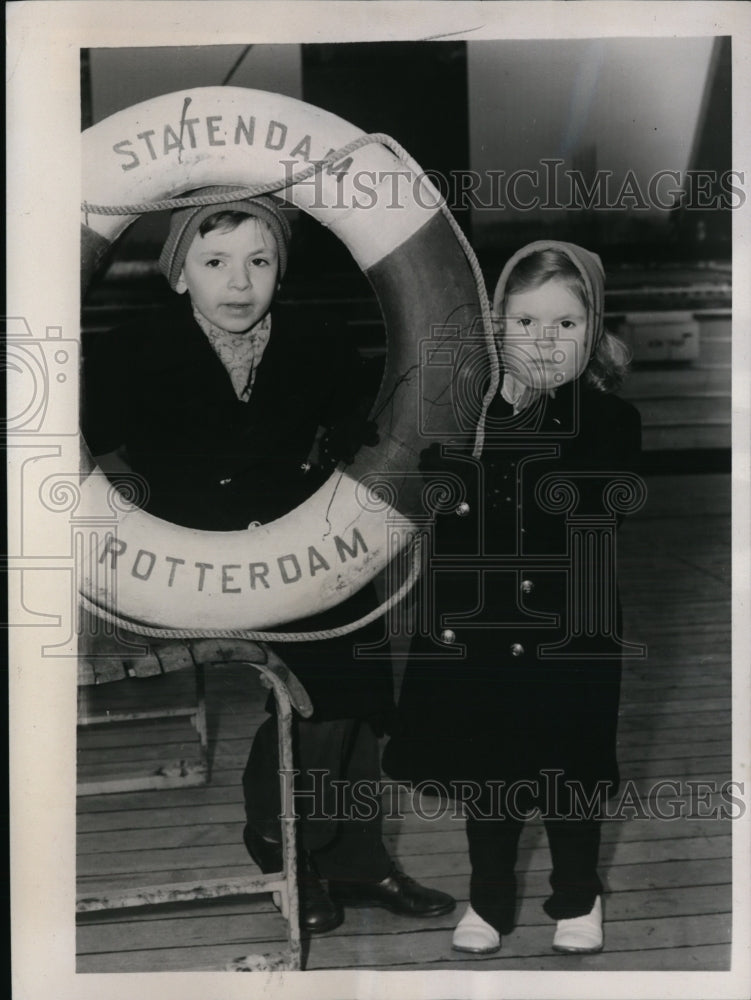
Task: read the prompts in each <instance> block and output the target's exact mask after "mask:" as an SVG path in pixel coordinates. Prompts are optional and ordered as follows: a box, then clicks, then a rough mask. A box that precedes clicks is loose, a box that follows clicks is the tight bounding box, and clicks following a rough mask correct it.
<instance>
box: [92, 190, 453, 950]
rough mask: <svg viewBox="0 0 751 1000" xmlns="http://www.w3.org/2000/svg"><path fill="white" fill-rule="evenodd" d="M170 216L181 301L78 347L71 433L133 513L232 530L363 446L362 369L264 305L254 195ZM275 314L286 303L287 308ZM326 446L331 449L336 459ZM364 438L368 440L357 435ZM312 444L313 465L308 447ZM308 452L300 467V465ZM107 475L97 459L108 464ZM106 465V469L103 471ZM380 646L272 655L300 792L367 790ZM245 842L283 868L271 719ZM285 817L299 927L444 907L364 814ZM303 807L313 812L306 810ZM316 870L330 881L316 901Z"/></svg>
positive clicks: (268, 281)
mask: <svg viewBox="0 0 751 1000" xmlns="http://www.w3.org/2000/svg"><path fill="white" fill-rule="evenodd" d="M208 192H211V193H216V192H222V193H224V194H226V196H227V197H226V200H225V201H223V202H222V203H221V204H218V205H216V204H215V205H210V206H209V205H205V206H201V207H191V208H185V209H179V210H177V211H175V212H173V214H172V218H171V223H170V230H169V234H168V236H167V240H166V242H165V245H164V248H163V250H162V253H161V256H160V258H159V264H160V268H161V270H162V272H163V274H164V275H165V277H166V278H167V280H168V282H169V284H170V287H171V288H172V289H173V290H174V291H175V292H177V293H178V294H179V295H181V296H182V297H183V298H182V309H179V310H178V311H176V312H175V311H170V312H169V314H167V315H157V316H152V317H150V318H149V319H148V320H147V321H146V322H145V323H140V324H138V325H134V326H133V327H130V328H125V329H122V330H119V331H115V332H114V333H111V334H108V335H107V336H105V337H96V336H93V335H90V336H89V337H87V338H85V340H84V378H85V387H86V396H85V400H84V415H83V430H84V436H85V438H86V440H87V443H88V444H89V447H90V449H91V451H92V453H93V454H94V455H103V454H107V453H110V454H112V453H113V452H115V453H116V454H117V460H118V462H123V461H124V462H125V464H126V466H127V467H128V468H130V469H132V470H133V471H135V472H137V473H139V474H140V475H141V476H143V478H144V480H145V481H146V483H147V484H148V487H149V494H148V497H147V498H146V500H145V501H144V504H143V506H144V508H145V509H146V510H147V511H149V512H150V513H152V514H154V515H156V516H157V517H161V518H163V519H165V520H169V521H172V522H173V523H176V524H181V525H186V526H188V527H193V528H203V529H208V530H227V531H229V530H241V529H244V528H247V527H249V526H252V525H253V524H254V523H266V522H268V521H272V520H275V519H276V518H278V517H280V516H281V515H282V514H285V513H287V512H288V511H290V510H292V509H293V508H294V507H296V506H298V505H299V504H300V503H301V502H302V500H304V499H305V498H306V497H307V496H309V495H310V494H311V493H312V492H313V491H314V490H315V489H316V488H317V487H318V486H319V485H320V483H321V482H322V481H323V478H324V477H325V475H326V474H327V472H328V471H330V469H331V468H333V465H334V464H336V461H337V460H338V459H339V458H346V457H348V455H350V454H351V453H352V452H353V451H356V450H357V446H358V445H359V444H362V443H365V438H366V437H367V433H366V431H367V429H368V425H367V423H366V422H365V421H364V415H363V413H362V405H361V403H360V399H361V397H362V395H363V385H362V383H363V375H362V365H361V363H360V361H359V358H358V356H357V354H356V353H355V352H354V351H353V350H352V348H351V346H349V345H348V344H347V343H346V341H344V340H343V339H342V338H340V337H339V336H338V335H337V334H336V333H335V332H334V331H332V330H331V328H330V327H329V326H328V325H327V324H318V325H313V324H312V323H311V321H310V320H309V319H308V318H307V317H301V316H294V315H285V310H284V309H282V308H280V307H278V306H274V309H273V318H272V304H273V302H274V298H275V295H276V292H277V290H278V288H279V283H280V281H281V279H282V277H283V276H284V272H285V269H286V266H287V253H288V246H289V237H290V231H289V224H288V222H287V220H286V219H285V217H284V215H283V213H282V212H281V211H280V209H279V206H278V203H277V202H276V201H275V200H274V199H272V198H267V197H260V198H254V199H243V198H238V197H237V195H236V194H235V189H233V188H231V187H216V188H207V189H203V190H202V191H200V192H196V193H197V194H200V193H208ZM287 312H289V310H287ZM336 442H338V444H339V454H334V451H335V450H336ZM370 443H375V442H374V441H373V440H372V437H371V439H370ZM316 449H318V455H316ZM314 457H315V458H318V461H317V462H313V461H312V459H313V458H314ZM105 465H106V463H105ZM110 465H112V463H111V462H110ZM372 606H373V599H372V592H371V590H370V589H369V588H366V589H365V590H364V591H360V592H359V593H358V594H356V595H354V597H352V598H350V600H349V601H347V602H346V604H345V605H343V606H340V607H339V608H335V609H333V611H330V612H328V613H326V614H324V615H320V616H317V617H316V619H308V620H307V621H306V622H305V623H304V625H303V624H302V623H300V622H296V623H292V624H290V625H287V626H285V628H287V629H289V630H290V631H297V630H300V629H303V628H304V629H306V630H307V629H316V628H318V629H320V628H326V627H328V625H329V624H330V623H333V622H335V621H336V622H341V621H350V620H354V619H356V618H358V617H360V616H361V615H362V614H364V613H366V612H367V611H368V610H370V608H371V607H372ZM377 638H380V630H379V628H378V626H377V623H376V624H375V625H374V626H373V627H371V630H370V631H369V630H368V629H367V628H366V629H362V630H360V631H358V632H356V633H354V634H352V635H350V636H344V637H340V638H338V639H335V640H327V641H326V642H306V643H283V644H279V645H278V646H277V647H276V648H277V652H278V653H279V655H280V656H281V657H282V658H283V659H284V661H285V662H286V663H287V664H288V665H289V667H290V668H291V669H292V670H293V672H294V673H295V674H296V675H297V676H298V677H299V678H300V680H301V681H302V683H303V685H304V686H305V688H306V689H307V691H308V693H309V695H310V697H311V700H312V702H313V705H314V714H313V716H312V718H311V719H308V720H303V719H297V720H296V727H295V729H296V731H295V739H296V751H297V758H296V766H297V767H298V768H299V769H300V772H301V773H300V775H299V778H298V781H297V784H296V788H297V790H298V791H301V792H304V791H310V790H311V788H312V777H311V772H312V771H316V770H319V769H322V770H325V771H326V772H328V773H329V774H330V776H331V778H334V779H340V780H341V779H343V780H345V781H349V782H353V781H356V780H365V781H372V782H374V783H377V782H378V780H379V778H380V758H379V752H378V743H377V733H379V732H382V727H383V724H384V720H386V719H387V718H388V717H389V715H390V714H391V712H392V710H393V704H392V697H393V695H392V692H393V687H392V676H391V666H390V664H389V663H388V662H385V661H384V662H368V663H357V664H355V663H354V654H353V647H354V646H355V645H356V644H358V643H367V642H369V641H375V639H377ZM243 788H244V791H245V800H246V815H247V821H248V822H247V826H246V828H245V834H244V839H245V844H246V846H247V848H248V851H249V852H250V854H251V856H252V857H253V858H254V860H255V861H256V862H257V863H258V864H259V866H260V867H261V868H262V869H264V870H267V871H275V870H278V869H279V868H281V853H280V844H279V841H280V836H281V835H280V830H279V821H278V816H279V813H280V806H279V776H278V763H277V752H276V735H275V719H274V718H270V719H268V720H267V721H266V722H265V723H264V724H263V725H262V726H261V727H260V729H259V731H258V734H257V736H256V739H255V741H254V743H253V747H252V750H251V754H250V757H249V760H248V765H247V767H246V770H245V774H244V777H243ZM306 801H307V800H306V799H304V798H303V799H301V803H302V804H301V805H300V806H298V807H297V811H298V812H300V813H301V814H302V816H301V822H300V827H299V832H300V836H299V847H300V849H301V850H300V862H299V885H300V922H301V927H302V929H303V931H307V932H308V933H311V934H314V933H322V932H324V931H327V930H331V929H333V928H334V927H336V926H338V925H339V924H340V923H341V922H342V920H343V919H344V915H343V906H344V905H358V906H362V905H365V906H382V907H385V908H387V909H389V910H391V911H392V912H395V913H400V914H405V915H410V916H437V915H439V914H443V913H448V912H449V911H450V910H452V909H453V908H454V906H455V902H454V900H453V899H452V898H451V897H450V896H448V895H446V894H445V893H440V892H437V891H435V890H430V889H425V888H423V887H421V886H419V885H417V884H416V883H415V882H413V881H412V880H411V879H409V878H407V877H406V876H405V875H403V874H402V873H401V872H400V871H398V870H397V869H396V868H395V867H394V866H393V864H392V862H391V860H390V858H389V856H388V854H387V852H386V849H385V847H384V846H383V842H382V839H381V825H380V823H381V820H380V814H379V813H380V811H379V810H378V811H377V812H378V814H377V815H375V816H373V817H366V818H363V819H359V818H351V819H347V820H336V819H332V818H325V819H314V818H312V817H311V816H309V815H307V814H306V813H305V811H304V810H305V802H306ZM307 811H308V813H310V812H311V809H310V807H308V810H307ZM321 878H325V879H327V880H328V886H329V887H328V891H327V890H326V889H325V888H324V886H323V883H322V882H321Z"/></svg>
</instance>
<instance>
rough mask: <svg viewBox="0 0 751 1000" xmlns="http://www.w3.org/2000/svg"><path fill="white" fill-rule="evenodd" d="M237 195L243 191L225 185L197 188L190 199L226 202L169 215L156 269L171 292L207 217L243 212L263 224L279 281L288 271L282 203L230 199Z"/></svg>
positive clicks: (264, 197)
mask: <svg viewBox="0 0 751 1000" xmlns="http://www.w3.org/2000/svg"><path fill="white" fill-rule="evenodd" d="M236 191H242V188H238V187H230V186H227V185H217V186H214V187H205V188H199V189H198V190H196V191H191V192H189V193H190V194H191V195H207V194H226V195H227V200H226V201H221V202H219V203H218V204H214V205H193V206H190V207H189V208H178V209H176V210H175V211H174V212H173V213H172V216H171V218H170V227H169V233H168V235H167V239H166V240H165V243H164V246H163V247H162V252H161V254H160V255H159V267H160V269H161V271H162V274H163V275H164V276H165V278H166V279H167V281H168V282H169V283H170V287H171V288H172V289H175V288H176V286H177V281H178V278H179V277H180V273H181V271H182V269H183V264H184V263H185V257H186V255H187V253H188V250H189V249H190V245H191V243H192V242H193V238H194V237H195V235H196V233H197V232H198V230H199V227H200V226H201V223H202V222H203V221H204V220H205V219H208V218H209V216H211V215H216V213H217V212H244V213H245V214H246V215H249V216H252V217H253V218H255V219H260V220H262V221H263V222H265V223H266V224H267V225H268V227H269V229H270V230H271V232H272V234H273V236H274V239H275V241H276V246H277V251H278V254H279V277H280V278H282V277H283V275H284V272H285V270H286V269H287V255H288V253H287V251H288V246H289V240H290V235H291V230H290V225H289V222H288V221H287V219H286V218H285V216H284V213H283V212H282V211H281V202H280V201H279V200H278V199H277V198H273V197H270V196H267V195H260V196H259V197H258V198H237V197H234V198H233V197H232V196H233V194H234V193H235V192H236Z"/></svg>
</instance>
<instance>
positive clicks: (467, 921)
mask: <svg viewBox="0 0 751 1000" xmlns="http://www.w3.org/2000/svg"><path fill="white" fill-rule="evenodd" d="M451 947H452V948H453V949H454V951H471V952H473V953H474V954H475V955H490V954H492V953H493V952H494V951H500V950H501V936H500V934H499V933H498V931H497V930H496V929H495V927H491V926H490V924H488V923H486V922H485V921H484V920H483V919H482V917H481V916H478V914H477V913H475V911H474V910H473V909H472V907H471V906H468V907H467V912H466V913H465V914H464V916H463V917H462V919H461V920H460V921H459V923H458V924H457V925H456V928H455V930H454V937H453V939H452V941H451Z"/></svg>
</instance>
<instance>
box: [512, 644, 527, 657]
mask: <svg viewBox="0 0 751 1000" xmlns="http://www.w3.org/2000/svg"><path fill="white" fill-rule="evenodd" d="M511 655H512V656H524V646H522V644H521V643H520V642H512V643H511Z"/></svg>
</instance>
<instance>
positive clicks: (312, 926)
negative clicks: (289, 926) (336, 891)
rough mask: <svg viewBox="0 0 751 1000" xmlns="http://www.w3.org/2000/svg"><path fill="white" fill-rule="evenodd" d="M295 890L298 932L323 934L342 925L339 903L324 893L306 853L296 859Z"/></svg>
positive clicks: (310, 859)
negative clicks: (297, 902) (298, 917)
mask: <svg viewBox="0 0 751 1000" xmlns="http://www.w3.org/2000/svg"><path fill="white" fill-rule="evenodd" d="M297 888H298V898H299V900H300V930H301V931H302V932H303V933H305V934H325V933H326V931H333V930H334V928H335V927H338V926H339V925H340V924H342V923H344V910H343V909H342V905H341V903H337V902H336V901H335V900H333V899H332V898H331V896H330V895H329V894H328V892H326V890H325V889H324V887H323V883H322V882H321V879H320V877H319V875H318V872H317V871H316V870H315V867H314V865H313V859H312V858H311V857H310V855H309V854H308V853H307V852H306V851H303V852H302V853H301V854H300V856H299V857H298V859H297Z"/></svg>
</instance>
